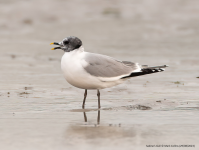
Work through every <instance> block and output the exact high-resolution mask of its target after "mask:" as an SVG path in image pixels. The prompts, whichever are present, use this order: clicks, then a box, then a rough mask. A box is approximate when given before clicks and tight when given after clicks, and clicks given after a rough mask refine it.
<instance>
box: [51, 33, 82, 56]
mask: <svg viewBox="0 0 199 150" xmlns="http://www.w3.org/2000/svg"><path fill="white" fill-rule="evenodd" d="M51 44H54V45H59V47H55V48H52V49H51V50H55V49H62V50H64V51H65V52H70V51H73V50H75V49H78V48H79V47H80V46H82V41H81V40H80V39H79V38H77V37H75V36H69V37H67V38H65V39H63V40H62V41H61V42H59V43H57V42H54V43H51Z"/></svg>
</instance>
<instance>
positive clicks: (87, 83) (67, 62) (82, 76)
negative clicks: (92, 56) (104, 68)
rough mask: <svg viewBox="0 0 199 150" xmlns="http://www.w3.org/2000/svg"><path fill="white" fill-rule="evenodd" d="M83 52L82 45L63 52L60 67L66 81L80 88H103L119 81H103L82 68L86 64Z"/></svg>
mask: <svg viewBox="0 0 199 150" xmlns="http://www.w3.org/2000/svg"><path fill="white" fill-rule="evenodd" d="M85 54H86V53H85V52H84V50H83V47H80V48H79V49H77V50H74V51H71V52H65V53H64V55H63V57H62V60H61V69H62V71H63V74H64V77H65V79H66V80H67V82H68V83H70V84H71V85H73V86H75V87H78V88H82V89H103V88H107V87H111V86H114V85H117V84H120V83H121V80H120V81H119V80H118V81H115V82H103V81H101V80H100V77H95V76H92V75H90V74H89V73H87V72H86V71H85V70H84V68H83V66H86V65H88V64H87V62H85V60H84V59H83V58H84V55H85Z"/></svg>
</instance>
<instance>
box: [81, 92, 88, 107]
mask: <svg viewBox="0 0 199 150" xmlns="http://www.w3.org/2000/svg"><path fill="white" fill-rule="evenodd" d="M86 96H87V89H85V93H84V100H83V104H82V108H83V109H84V106H85V101H86Z"/></svg>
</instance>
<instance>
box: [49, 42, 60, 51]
mask: <svg viewBox="0 0 199 150" xmlns="http://www.w3.org/2000/svg"><path fill="white" fill-rule="evenodd" d="M52 44H54V45H60V44H59V43H57V42H53V43H50V45H52ZM56 49H61V47H54V48H52V49H51V50H56Z"/></svg>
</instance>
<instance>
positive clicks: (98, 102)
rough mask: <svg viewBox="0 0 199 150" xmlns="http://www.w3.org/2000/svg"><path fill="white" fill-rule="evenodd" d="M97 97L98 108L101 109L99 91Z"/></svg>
mask: <svg viewBox="0 0 199 150" xmlns="http://www.w3.org/2000/svg"><path fill="white" fill-rule="evenodd" d="M97 96H98V108H101V106H100V92H99V90H97Z"/></svg>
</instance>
